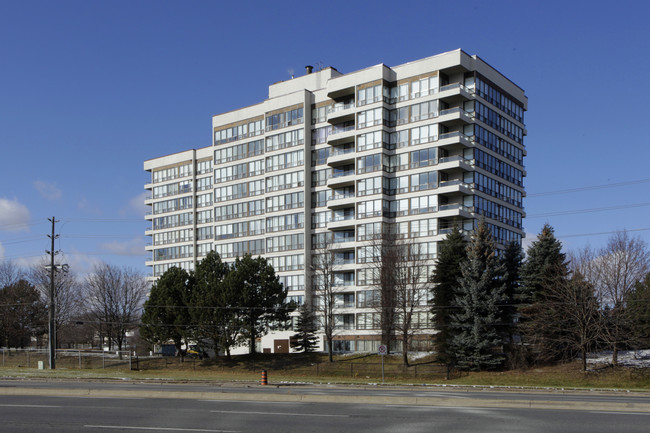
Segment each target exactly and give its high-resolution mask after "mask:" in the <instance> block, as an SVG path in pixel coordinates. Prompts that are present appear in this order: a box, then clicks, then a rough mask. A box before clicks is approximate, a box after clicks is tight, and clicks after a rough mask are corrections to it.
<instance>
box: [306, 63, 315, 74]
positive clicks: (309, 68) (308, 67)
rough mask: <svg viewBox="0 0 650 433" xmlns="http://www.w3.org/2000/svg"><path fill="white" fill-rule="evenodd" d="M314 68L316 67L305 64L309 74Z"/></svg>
mask: <svg viewBox="0 0 650 433" xmlns="http://www.w3.org/2000/svg"><path fill="white" fill-rule="evenodd" d="M313 70H314V67H313V66H312V65H307V66H305V72H307V75H309V74H311V71H313Z"/></svg>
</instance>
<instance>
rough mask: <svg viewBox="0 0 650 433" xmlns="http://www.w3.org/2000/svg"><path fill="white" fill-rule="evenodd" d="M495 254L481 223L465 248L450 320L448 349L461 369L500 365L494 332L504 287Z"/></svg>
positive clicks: (501, 271) (498, 342)
mask: <svg viewBox="0 0 650 433" xmlns="http://www.w3.org/2000/svg"><path fill="white" fill-rule="evenodd" d="M495 250H496V245H495V243H494V240H493V238H492V235H491V234H490V231H489V229H488V227H487V225H486V224H485V223H484V222H481V223H480V224H479V226H478V228H477V229H476V232H475V233H474V236H473V237H472V241H471V242H470V244H469V246H468V247H467V259H466V260H464V261H463V262H461V266H460V268H461V274H462V276H461V278H460V280H459V283H460V284H459V287H458V294H457V295H456V298H455V303H456V304H457V305H458V310H457V311H456V312H454V313H452V314H451V317H450V318H451V324H450V325H451V328H452V331H453V332H454V335H453V337H452V339H451V342H450V348H451V349H452V350H453V351H454V354H455V355H454V356H455V357H456V363H457V365H458V367H459V368H461V369H465V370H484V369H493V368H496V367H498V366H499V365H501V363H502V362H503V355H502V354H500V353H498V352H497V348H498V347H499V346H500V345H501V343H502V339H501V337H500V336H499V333H498V332H497V328H498V321H499V304H501V303H503V302H504V300H505V285H504V283H503V282H502V280H501V277H502V274H503V270H502V267H501V266H500V265H499V260H498V259H497V257H496V251H495Z"/></svg>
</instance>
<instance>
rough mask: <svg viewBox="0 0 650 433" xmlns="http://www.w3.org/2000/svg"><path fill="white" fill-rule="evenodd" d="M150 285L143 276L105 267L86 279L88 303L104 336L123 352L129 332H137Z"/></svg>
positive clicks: (131, 270)
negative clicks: (135, 330)
mask: <svg viewBox="0 0 650 433" xmlns="http://www.w3.org/2000/svg"><path fill="white" fill-rule="evenodd" d="M148 288H149V284H148V283H147V281H146V279H145V278H144V276H143V275H142V274H140V273H139V272H137V271H135V270H133V269H130V268H120V267H117V266H113V265H109V264H106V263H103V264H100V265H97V266H95V268H94V270H93V272H92V273H91V274H89V275H88V276H87V277H86V293H87V301H88V304H89V306H90V309H91V312H92V313H93V315H94V316H95V318H96V320H97V321H98V322H99V324H100V325H101V332H103V334H104V335H105V337H106V339H107V340H108V347H109V349H112V346H113V343H115V344H117V347H118V350H122V348H123V345H124V341H125V338H126V332H127V331H130V330H132V329H135V328H136V327H137V326H138V322H139V319H140V311H141V309H142V304H143V302H144V299H145V296H146V294H147V290H148Z"/></svg>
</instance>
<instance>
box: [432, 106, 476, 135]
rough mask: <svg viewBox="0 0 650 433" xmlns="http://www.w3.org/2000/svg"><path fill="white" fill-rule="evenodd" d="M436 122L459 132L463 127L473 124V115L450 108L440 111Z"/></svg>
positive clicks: (459, 109)
mask: <svg viewBox="0 0 650 433" xmlns="http://www.w3.org/2000/svg"><path fill="white" fill-rule="evenodd" d="M438 122H439V123H440V125H444V126H446V127H448V128H450V129H455V130H460V129H462V126H463V125H465V124H469V123H473V122H474V115H473V114H472V113H468V112H467V111H465V110H463V109H462V108H461V107H452V108H447V109H445V110H441V111H440V113H439V115H438Z"/></svg>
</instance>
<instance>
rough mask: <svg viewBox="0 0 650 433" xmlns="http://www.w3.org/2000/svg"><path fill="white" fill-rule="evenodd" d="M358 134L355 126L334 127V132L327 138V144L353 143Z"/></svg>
mask: <svg viewBox="0 0 650 433" xmlns="http://www.w3.org/2000/svg"><path fill="white" fill-rule="evenodd" d="M355 134H356V127H355V126H354V124H352V125H345V126H332V132H330V134H329V135H328V136H327V144H329V145H337V144H343V143H346V142H350V141H353V140H352V139H353V138H354V135H355Z"/></svg>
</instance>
